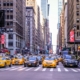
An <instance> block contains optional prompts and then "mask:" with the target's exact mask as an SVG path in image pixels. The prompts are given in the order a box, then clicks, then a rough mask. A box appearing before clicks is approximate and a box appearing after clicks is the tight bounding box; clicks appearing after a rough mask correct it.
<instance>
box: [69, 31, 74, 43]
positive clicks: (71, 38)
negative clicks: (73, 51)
mask: <svg viewBox="0 0 80 80" xmlns="http://www.w3.org/2000/svg"><path fill="white" fill-rule="evenodd" d="M70 42H74V30H71V31H70Z"/></svg>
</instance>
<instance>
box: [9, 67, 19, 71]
mask: <svg viewBox="0 0 80 80" xmlns="http://www.w3.org/2000/svg"><path fill="white" fill-rule="evenodd" d="M17 69H18V68H13V69H10V70H9V71H14V70H17Z"/></svg>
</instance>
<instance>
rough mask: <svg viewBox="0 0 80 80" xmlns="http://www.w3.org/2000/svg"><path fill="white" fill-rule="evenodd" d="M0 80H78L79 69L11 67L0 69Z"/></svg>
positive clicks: (60, 65) (79, 77) (59, 66)
mask: <svg viewBox="0 0 80 80" xmlns="http://www.w3.org/2000/svg"><path fill="white" fill-rule="evenodd" d="M0 80H80V69H79V68H64V67H63V66H62V64H59V65H58V66H57V68H42V67H41V66H39V67H26V68H25V67H23V66H12V67H11V68H9V67H7V68H0Z"/></svg>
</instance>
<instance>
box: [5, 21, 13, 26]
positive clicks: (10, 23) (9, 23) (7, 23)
mask: <svg viewBox="0 0 80 80" xmlns="http://www.w3.org/2000/svg"><path fill="white" fill-rule="evenodd" d="M5 26H13V22H12V21H7V22H5Z"/></svg>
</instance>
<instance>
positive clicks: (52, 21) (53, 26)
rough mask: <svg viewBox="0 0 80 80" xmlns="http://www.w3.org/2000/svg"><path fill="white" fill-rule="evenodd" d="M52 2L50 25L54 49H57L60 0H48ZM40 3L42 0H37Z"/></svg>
mask: <svg viewBox="0 0 80 80" xmlns="http://www.w3.org/2000/svg"><path fill="white" fill-rule="evenodd" d="M48 1H49V4H50V14H49V27H50V32H52V43H53V49H54V51H55V49H56V47H55V45H56V44H57V23H58V0H48ZM37 3H38V5H40V0H37Z"/></svg>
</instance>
